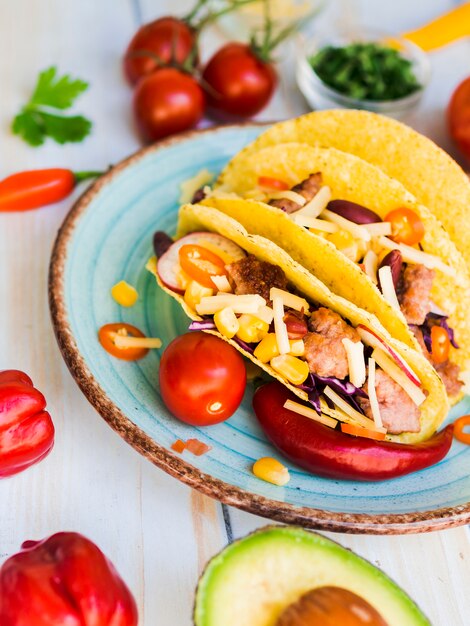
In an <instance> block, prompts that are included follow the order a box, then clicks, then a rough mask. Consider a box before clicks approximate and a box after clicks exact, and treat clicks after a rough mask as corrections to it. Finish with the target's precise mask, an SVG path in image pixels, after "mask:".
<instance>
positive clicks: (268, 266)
mask: <svg viewBox="0 0 470 626" xmlns="http://www.w3.org/2000/svg"><path fill="white" fill-rule="evenodd" d="M225 269H226V270H227V273H228V280H229V283H230V286H231V287H232V289H233V292H234V293H236V294H239V295H241V294H259V295H260V296H262V297H263V298H264V299H265V300H266V302H269V299H270V298H269V291H270V289H271V287H277V288H278V289H286V287H287V278H286V275H285V274H284V272H283V271H282V269H281V268H280V267H279V266H277V265H273V264H272V263H267V262H266V261H259V260H258V259H257V258H256V257H255V256H253V255H251V254H250V255H249V256H246V257H245V258H243V259H240V260H239V261H235V263H230V265H226V266H225Z"/></svg>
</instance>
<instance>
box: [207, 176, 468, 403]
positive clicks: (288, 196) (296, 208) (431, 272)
mask: <svg viewBox="0 0 470 626" xmlns="http://www.w3.org/2000/svg"><path fill="white" fill-rule="evenodd" d="M205 193H206V195H208V196H210V195H211V193H212V192H211V191H210V190H209V189H207V188H206V191H205ZM215 193H216V196H217V195H219V193H220V192H218V191H216V192H215ZM222 193H223V192H222ZM243 195H244V197H245V198H249V199H253V200H257V201H262V202H264V203H267V204H269V205H271V206H273V207H275V208H277V209H280V210H282V211H283V212H284V213H285V214H287V215H288V216H289V218H290V219H291V220H292V221H294V222H295V223H296V224H297V225H299V226H302V227H305V228H307V229H308V230H309V231H310V232H312V233H313V234H315V235H316V236H319V237H321V238H323V239H325V240H327V241H329V242H330V243H331V244H333V245H334V246H335V247H336V248H337V249H338V251H340V252H341V253H342V254H344V255H345V256H346V257H348V258H349V259H350V260H351V261H352V262H354V263H356V264H357V265H358V266H359V267H360V268H361V270H362V271H363V272H365V273H366V274H367V275H368V277H369V278H370V280H371V281H372V282H373V283H374V284H375V285H376V287H377V288H378V289H379V290H380V291H381V293H382V295H383V297H384V298H385V300H387V301H388V302H389V304H390V305H392V306H393V307H395V308H396V309H400V310H401V312H402V313H403V315H404V317H405V319H406V321H407V323H408V325H409V327H410V329H411V331H412V332H413V334H414V335H415V337H416V339H417V341H418V343H419V344H420V346H421V348H422V349H423V353H424V355H425V356H426V358H427V359H428V360H429V361H430V362H431V363H432V364H433V366H434V368H435V369H436V370H437V372H438V374H439V375H440V377H441V379H442V381H443V383H444V385H445V388H446V391H447V393H448V394H449V395H450V396H457V395H458V394H459V393H460V391H461V388H462V386H463V382H462V381H461V380H459V376H460V368H459V366H458V365H457V364H456V363H453V362H451V361H450V360H449V349H450V346H453V347H454V348H458V347H459V346H458V343H457V341H456V339H455V336H454V331H453V329H452V328H450V327H449V326H448V324H447V318H448V316H447V315H446V314H445V312H443V311H440V310H438V309H437V307H436V306H435V305H434V304H433V302H432V300H431V290H432V288H433V281H434V279H435V276H436V271H438V272H442V273H443V274H445V275H447V276H452V275H453V274H454V270H453V268H451V267H450V266H448V265H446V264H445V263H444V262H443V261H442V259H440V258H439V257H437V256H435V255H432V254H428V253H425V252H423V251H422V249H421V246H420V241H421V240H422V239H423V237H424V234H425V231H424V225H423V222H422V221H421V220H420V217H419V215H418V214H417V213H416V212H414V211H412V210H411V209H409V208H397V209H395V210H393V211H390V212H389V213H388V214H387V215H386V216H385V218H384V219H383V220H382V218H381V217H380V216H379V215H378V214H377V213H375V212H374V211H372V210H371V209H369V208H366V207H364V206H362V205H359V204H357V203H354V202H351V201H349V200H341V199H335V200H331V195H332V194H331V190H330V188H329V187H328V186H327V185H324V184H323V177H322V173H321V172H319V171H317V172H313V173H312V174H310V175H309V176H307V177H306V178H305V179H304V180H302V181H301V182H300V183H297V184H296V185H294V186H293V187H292V188H289V185H288V184H287V183H286V182H285V181H283V180H279V179H274V178H270V177H268V176H259V177H258V185H257V187H256V189H253V190H248V191H245V192H244V194H243ZM377 384H380V386H381V387H382V388H383V389H385V388H386V385H387V383H386V381H383V380H382V376H381V375H380V376H378V378H377ZM383 395H384V396H385V394H383ZM363 404H364V403H363ZM367 410H368V409H367V408H366V411H367Z"/></svg>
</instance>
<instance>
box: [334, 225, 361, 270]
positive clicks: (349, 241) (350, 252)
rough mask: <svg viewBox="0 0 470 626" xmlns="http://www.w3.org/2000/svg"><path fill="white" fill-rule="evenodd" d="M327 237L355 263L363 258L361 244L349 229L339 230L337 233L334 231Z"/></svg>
mask: <svg viewBox="0 0 470 626" xmlns="http://www.w3.org/2000/svg"><path fill="white" fill-rule="evenodd" d="M327 239H328V241H331V243H332V244H333V245H334V246H336V248H338V250H339V251H340V252H342V253H343V254H344V255H345V256H347V257H348V258H349V259H351V261H354V263H357V261H359V259H360V258H361V257H360V250H359V245H358V243H357V241H356V239H355V238H354V236H353V235H352V234H351V233H350V232H348V231H347V230H339V231H338V232H337V233H332V234H331V235H328V238H327Z"/></svg>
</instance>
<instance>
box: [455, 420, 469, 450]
mask: <svg viewBox="0 0 470 626" xmlns="http://www.w3.org/2000/svg"><path fill="white" fill-rule="evenodd" d="M467 426H470V415H462V417H459V419H458V420H455V422H454V437H455V438H456V439H457V441H460V442H461V443H466V444H467V445H470V433H466V432H464V429H465V428H466V427H467Z"/></svg>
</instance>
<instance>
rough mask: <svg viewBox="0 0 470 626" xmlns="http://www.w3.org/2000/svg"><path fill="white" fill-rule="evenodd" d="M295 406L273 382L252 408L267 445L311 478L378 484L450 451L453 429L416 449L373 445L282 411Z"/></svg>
mask: <svg viewBox="0 0 470 626" xmlns="http://www.w3.org/2000/svg"><path fill="white" fill-rule="evenodd" d="M288 399H291V400H294V401H298V398H296V396H294V394H292V393H291V392H290V391H289V390H288V389H286V388H285V387H284V386H283V385H281V384H280V383H278V382H272V383H268V384H266V385H263V386H262V387H259V388H258V389H257V391H256V392H255V395H254V397H253V408H254V410H255V413H256V417H257V418H258V421H259V423H260V424H261V427H262V429H263V430H264V432H265V433H266V436H267V437H268V439H269V440H270V441H271V443H272V444H273V445H274V446H275V447H276V448H278V449H279V450H280V451H281V452H282V454H283V455H284V456H285V457H287V458H288V459H290V460H291V461H293V462H294V463H295V464H296V465H298V466H299V467H302V468H303V469H306V470H307V471H309V472H311V473H312V474H316V475H318V476H325V477H327V478H335V479H338V478H339V479H342V480H360V481H379V480H386V479H389V478H396V477H398V476H404V475H405V474H409V473H410V472H416V471H418V470H420V469H423V468H425V467H429V466H431V465H434V464H435V463H437V462H438V461H440V460H441V459H443V458H444V457H445V455H446V454H447V452H448V451H449V449H450V446H451V445H452V434H453V425H452V424H450V425H449V426H447V427H446V428H444V429H443V430H442V431H441V432H440V433H437V434H435V435H434V436H433V437H431V438H430V439H428V440H427V441H424V442H422V443H418V444H409V445H408V444H400V443H395V442H390V441H374V440H372V439H365V438H363V437H353V436H351V435H346V434H344V433H342V432H341V431H339V430H335V429H333V428H329V427H328V426H324V425H323V424H320V423H319V422H316V421H314V420H312V419H309V418H308V417H303V416H302V415H299V414H298V413H294V412H293V411H289V410H288V409H286V408H284V403H285V401H286V400H288Z"/></svg>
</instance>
